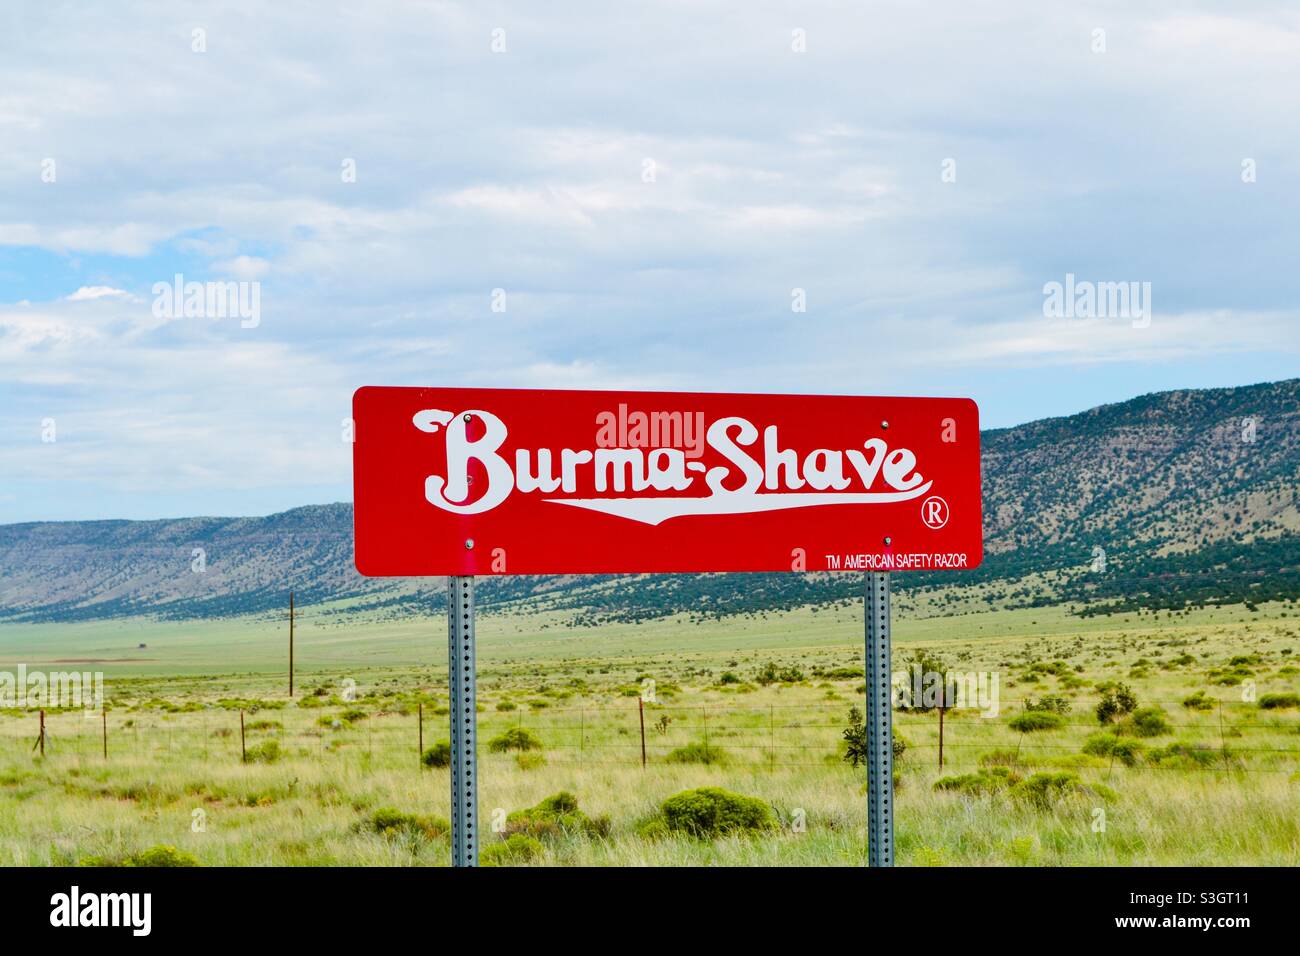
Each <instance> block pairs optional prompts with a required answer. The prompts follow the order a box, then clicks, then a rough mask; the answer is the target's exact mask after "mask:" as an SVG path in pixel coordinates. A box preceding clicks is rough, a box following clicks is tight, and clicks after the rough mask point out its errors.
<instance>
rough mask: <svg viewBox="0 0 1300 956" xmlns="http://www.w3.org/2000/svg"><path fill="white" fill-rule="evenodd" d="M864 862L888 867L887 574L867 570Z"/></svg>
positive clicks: (890, 855) (890, 763) (889, 695)
mask: <svg viewBox="0 0 1300 956" xmlns="http://www.w3.org/2000/svg"><path fill="white" fill-rule="evenodd" d="M866 611H867V667H866V677H867V865H868V866H893V865H894V809H893V803H894V740H893V726H894V713H893V670H892V667H891V664H890V657H891V649H890V633H889V632H890V622H889V575H888V574H887V573H886V574H876V573H872V572H868V574H867V593H866Z"/></svg>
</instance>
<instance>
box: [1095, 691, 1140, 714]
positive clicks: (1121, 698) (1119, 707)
mask: <svg viewBox="0 0 1300 956" xmlns="http://www.w3.org/2000/svg"><path fill="white" fill-rule="evenodd" d="M1097 689H1098V690H1100V691H1101V702H1100V703H1099V704H1097V723H1099V724H1109V723H1110V722H1111V721H1113V720H1116V719H1118V718H1120V717H1123V716H1124V715H1125V714H1131V713H1133V711H1135V710H1137V705H1138V701H1137V696H1136V695H1134V693H1133V691H1131V690H1130V689H1129V686H1128V685H1127V684H1112V683H1105V684H1098V685H1097Z"/></svg>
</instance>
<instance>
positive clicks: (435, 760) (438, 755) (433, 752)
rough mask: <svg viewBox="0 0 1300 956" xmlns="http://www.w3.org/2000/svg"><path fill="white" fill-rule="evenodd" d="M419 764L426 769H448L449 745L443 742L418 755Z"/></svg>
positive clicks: (449, 758)
mask: <svg viewBox="0 0 1300 956" xmlns="http://www.w3.org/2000/svg"><path fill="white" fill-rule="evenodd" d="M420 762H421V763H423V764H424V765H425V766H426V767H450V766H451V744H450V743H448V742H447V741H445V740H443V741H440V742H438V743H436V744H434V745H433V746H432V747H430V748H429V749H428V750H426V751H425V752H424V753H423V754H421V755H420Z"/></svg>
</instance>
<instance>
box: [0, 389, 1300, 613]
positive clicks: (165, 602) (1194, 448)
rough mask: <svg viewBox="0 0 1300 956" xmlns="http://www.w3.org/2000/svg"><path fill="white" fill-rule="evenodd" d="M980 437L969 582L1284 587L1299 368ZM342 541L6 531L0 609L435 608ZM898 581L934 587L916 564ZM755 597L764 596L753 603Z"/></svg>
mask: <svg viewBox="0 0 1300 956" xmlns="http://www.w3.org/2000/svg"><path fill="white" fill-rule="evenodd" d="M980 437H981V466H982V468H983V474H984V521H985V551H986V559H985V565H984V566H983V567H981V568H980V569H978V570H976V571H974V572H969V573H968V574H964V575H962V579H963V582H980V581H983V582H987V581H1017V580H1021V579H1025V578H1027V577H1030V576H1041V575H1043V574H1049V575H1050V574H1053V573H1057V572H1063V573H1064V574H1065V578H1064V579H1063V582H1058V590H1059V594H1058V595H1057V597H1059V598H1060V599H1062V600H1079V601H1087V600H1089V599H1090V598H1091V597H1092V596H1094V595H1095V596H1097V597H1103V596H1104V597H1105V598H1106V600H1110V601H1112V602H1114V601H1123V600H1126V599H1130V598H1132V594H1130V593H1128V591H1132V590H1133V588H1134V587H1139V588H1140V587H1146V588H1147V590H1152V589H1158V588H1159V587H1160V586H1159V585H1156V584H1152V583H1150V581H1148V583H1147V584H1145V585H1142V584H1140V582H1141V581H1143V580H1145V579H1146V578H1147V577H1149V573H1154V572H1151V569H1152V568H1155V567H1164V568H1166V569H1170V568H1172V569H1174V570H1167V571H1165V572H1161V573H1165V574H1166V575H1167V576H1169V577H1171V578H1173V579H1178V578H1180V576H1182V577H1186V578H1187V580H1188V581H1195V582H1196V584H1195V588H1194V589H1192V590H1190V591H1187V593H1188V594H1192V593H1194V594H1195V595H1196V596H1197V597H1196V599H1197V600H1204V599H1205V598H1206V597H1207V596H1209V597H1213V595H1212V594H1211V593H1209V592H1210V591H1212V589H1213V583H1212V581H1211V582H1210V583H1208V584H1207V577H1206V575H1207V574H1208V573H1209V572H1207V571H1206V569H1205V568H1202V567H1201V566H1200V565H1201V564H1202V563H1203V562H1198V559H1197V556H1198V555H1202V556H1204V555H1212V554H1215V555H1219V556H1220V558H1221V563H1223V564H1225V565H1227V566H1228V567H1227V571H1226V576H1227V577H1228V578H1231V577H1232V575H1233V574H1237V575H1238V576H1241V577H1242V579H1241V580H1239V581H1236V582H1235V583H1233V582H1232V581H1228V582H1227V583H1226V584H1225V588H1226V589H1227V590H1228V591H1229V592H1231V593H1232V594H1236V595H1237V596H1239V597H1240V596H1241V595H1240V593H1239V592H1241V588H1242V587H1245V586H1246V584H1245V582H1246V579H1247V577H1252V578H1253V579H1257V580H1256V583H1257V584H1258V583H1259V582H1260V581H1263V582H1264V583H1265V584H1267V585H1268V587H1266V589H1265V590H1266V591H1267V592H1268V593H1273V591H1275V590H1276V589H1277V587H1280V586H1282V585H1286V586H1289V585H1287V584H1286V582H1288V581H1289V580H1290V579H1289V577H1288V576H1287V575H1288V574H1289V569H1290V568H1291V567H1292V565H1293V563H1294V561H1293V559H1294V557H1295V552H1300V546H1297V547H1292V545H1291V543H1290V542H1291V538H1292V536H1294V535H1297V534H1298V533H1300V379H1288V380H1285V381H1281V382H1270V383H1260V384H1256V385H1249V386H1238V387H1234V388H1224V389H1201V390H1189V389H1182V390H1175V391H1168V392H1153V393H1149V394H1147V395H1140V396H1137V397H1135V398H1132V399H1129V400H1128V401H1125V402H1116V403H1110V404H1107V405H1102V406H1098V407H1096V408H1092V409H1088V410H1085V411H1083V412H1079V413H1076V414H1074V415H1069V416H1057V417H1054V418H1048V419H1040V420H1036V421H1031V422H1027V423H1024V424H1022V425H1016V426H1011V427H1008V428H998V429H990V430H987V431H984V432H982V433H981V436H980ZM351 534H352V507H351V505H350V504H349V503H346V502H335V503H330V504H323V505H303V506H299V507H297V508H292V509H289V510H287V511H282V512H277V513H275V514H272V515H267V516H264V517H221V516H211V517H190V518H175V519H166V518H160V519H151V520H146V521H131V520H126V519H99V520H91V521H71V522H23V523H19V524H11V525H0V622H2V621H27V622H39V621H75V620H91V619H98V618H113V617H123V616H133V615H150V616H159V617H165V618H173V619H188V618H208V617H224V616H234V615H239V614H247V613H257V612H263V611H268V610H271V609H278V608H280V607H282V606H283V603H284V595H285V592H286V591H287V590H289V589H290V588H293V589H294V590H295V591H296V592H297V596H298V600H299V601H300V603H303V604H311V603H323V602H351V603H352V604H354V605H355V606H356V607H357V608H358V609H364V610H370V611H375V610H382V609H384V608H392V609H393V610H394V611H398V610H401V609H404V608H408V607H410V606H413V605H417V606H421V607H423V608H425V609H428V608H430V607H436V605H437V602H438V601H439V600H440V595H441V592H442V590H443V585H444V582H443V580H442V579H440V578H439V579H367V578H362V577H361V576H360V575H358V574H357V572H356V570H355V568H354V567H353V565H352V540H351ZM1261 543H1268V544H1267V546H1264V545H1263V544H1261ZM1216 549H1217V550H1216ZM1225 549H1226V550H1225ZM1252 550H1253V551H1254V552H1259V554H1255V555H1253V556H1252ZM1098 553H1100V555H1101V556H1102V564H1103V565H1104V566H1107V567H1108V568H1109V570H1110V571H1111V572H1113V573H1112V574H1111V575H1110V577H1109V578H1108V577H1107V576H1106V575H1105V573H1098V572H1095V569H1094V570H1093V577H1092V579H1089V578H1088V577H1087V576H1086V571H1085V576H1080V574H1079V571H1080V568H1085V569H1093V568H1094V565H1096V563H1097V561H1098V558H1097V554H1098ZM1207 560H1208V559H1207ZM1160 562H1165V564H1163V565H1161V564H1160ZM1170 562H1173V563H1170ZM1180 562H1181V563H1180ZM1243 562H1244V563H1243ZM1261 562H1266V566H1260V565H1261ZM1274 565H1276V566H1275V567H1274ZM1143 568H1146V570H1145V571H1144V570H1143ZM1179 569H1181V570H1179ZM1126 574H1127V575H1130V577H1129V578H1127V579H1126V578H1125V577H1124V575H1126ZM834 577H835V576H829V577H828V576H826V575H820V576H819V575H808V576H800V575H746V576H744V578H743V579H739V576H733V575H662V576H625V577H620V578H591V577H586V578H584V577H580V576H561V577H549V578H541V577H533V576H521V577H517V578H516V577H502V578H489V579H485V581H484V582H483V589H482V599H483V601H484V603H485V604H487V605H491V604H493V603H507V602H511V601H517V600H520V599H522V598H525V597H538V596H541V597H543V598H544V599H545V600H547V601H550V602H552V603H555V604H556V606H562V607H567V608H570V609H572V610H573V611H574V612H575V613H579V614H582V613H594V615H595V619H601V618H602V617H604V618H608V617H609V616H611V615H617V614H634V615H641V616H645V615H654V614H656V613H676V612H677V611H682V610H692V609H694V608H698V607H701V606H703V607H707V608H708V609H709V610H710V612H714V611H718V612H719V613H725V612H726V611H725V610H721V611H720V610H719V609H726V608H731V609H732V610H738V611H752V610H756V609H761V608H762V607H764V606H772V607H777V606H786V605H788V604H789V603H791V602H794V603H798V602H804V603H808V602H812V603H816V602H819V601H830V600H838V599H840V595H841V594H842V593H843V592H844V590H845V585H844V583H843V582H840V583H836V582H835V581H834V580H833V578H834ZM755 579H761V580H760V581H758V582H756V580H755ZM828 580H829V581H830V583H826V582H827V581H828ZM1124 580H1130V581H1131V582H1132V584H1133V587H1130V588H1128V591H1126V590H1125V587H1124V586H1123V581H1124ZM1269 582H1271V583H1269ZM899 583H900V586H901V587H919V588H927V587H935V586H938V585H939V584H940V583H941V581H940V579H938V578H936V577H935V576H934V575H928V576H927V575H924V574H908V575H904V576H900V578H899ZM947 583H949V584H951V583H953V582H952V581H951V580H948V581H947ZM1207 588H1208V589H1209V591H1207ZM1270 588H1271V589H1272V590H1270ZM755 591H757V593H758V594H759V595H760V596H763V595H765V597H763V598H761V599H760V600H759V603H757V604H756V603H755V598H754V596H753V595H754V593H755ZM1178 592H1179V589H1178V588H1177V587H1175V588H1174V589H1173V593H1174V595H1175V596H1176V595H1177V593H1178ZM1042 599H1043V598H1042V596H1041V595H1040V596H1039V597H1035V598H1033V600H1042ZM761 600H767V601H768V604H767V605H764V604H762V603H761ZM1026 600H1029V598H1026ZM624 608H627V609H624ZM621 609H624V610H621Z"/></svg>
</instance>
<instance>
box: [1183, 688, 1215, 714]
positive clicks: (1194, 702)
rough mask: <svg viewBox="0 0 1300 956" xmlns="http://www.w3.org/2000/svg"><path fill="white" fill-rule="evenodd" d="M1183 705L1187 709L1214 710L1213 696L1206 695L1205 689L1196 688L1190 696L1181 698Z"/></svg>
mask: <svg viewBox="0 0 1300 956" xmlns="http://www.w3.org/2000/svg"><path fill="white" fill-rule="evenodd" d="M1183 706H1184V707H1186V708H1187V709H1188V710H1214V698H1212V697H1209V696H1207V695H1206V693H1205V691H1203V690H1198V691H1197V692H1196V693H1195V694H1192V695H1191V696H1190V697H1184V698H1183Z"/></svg>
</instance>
